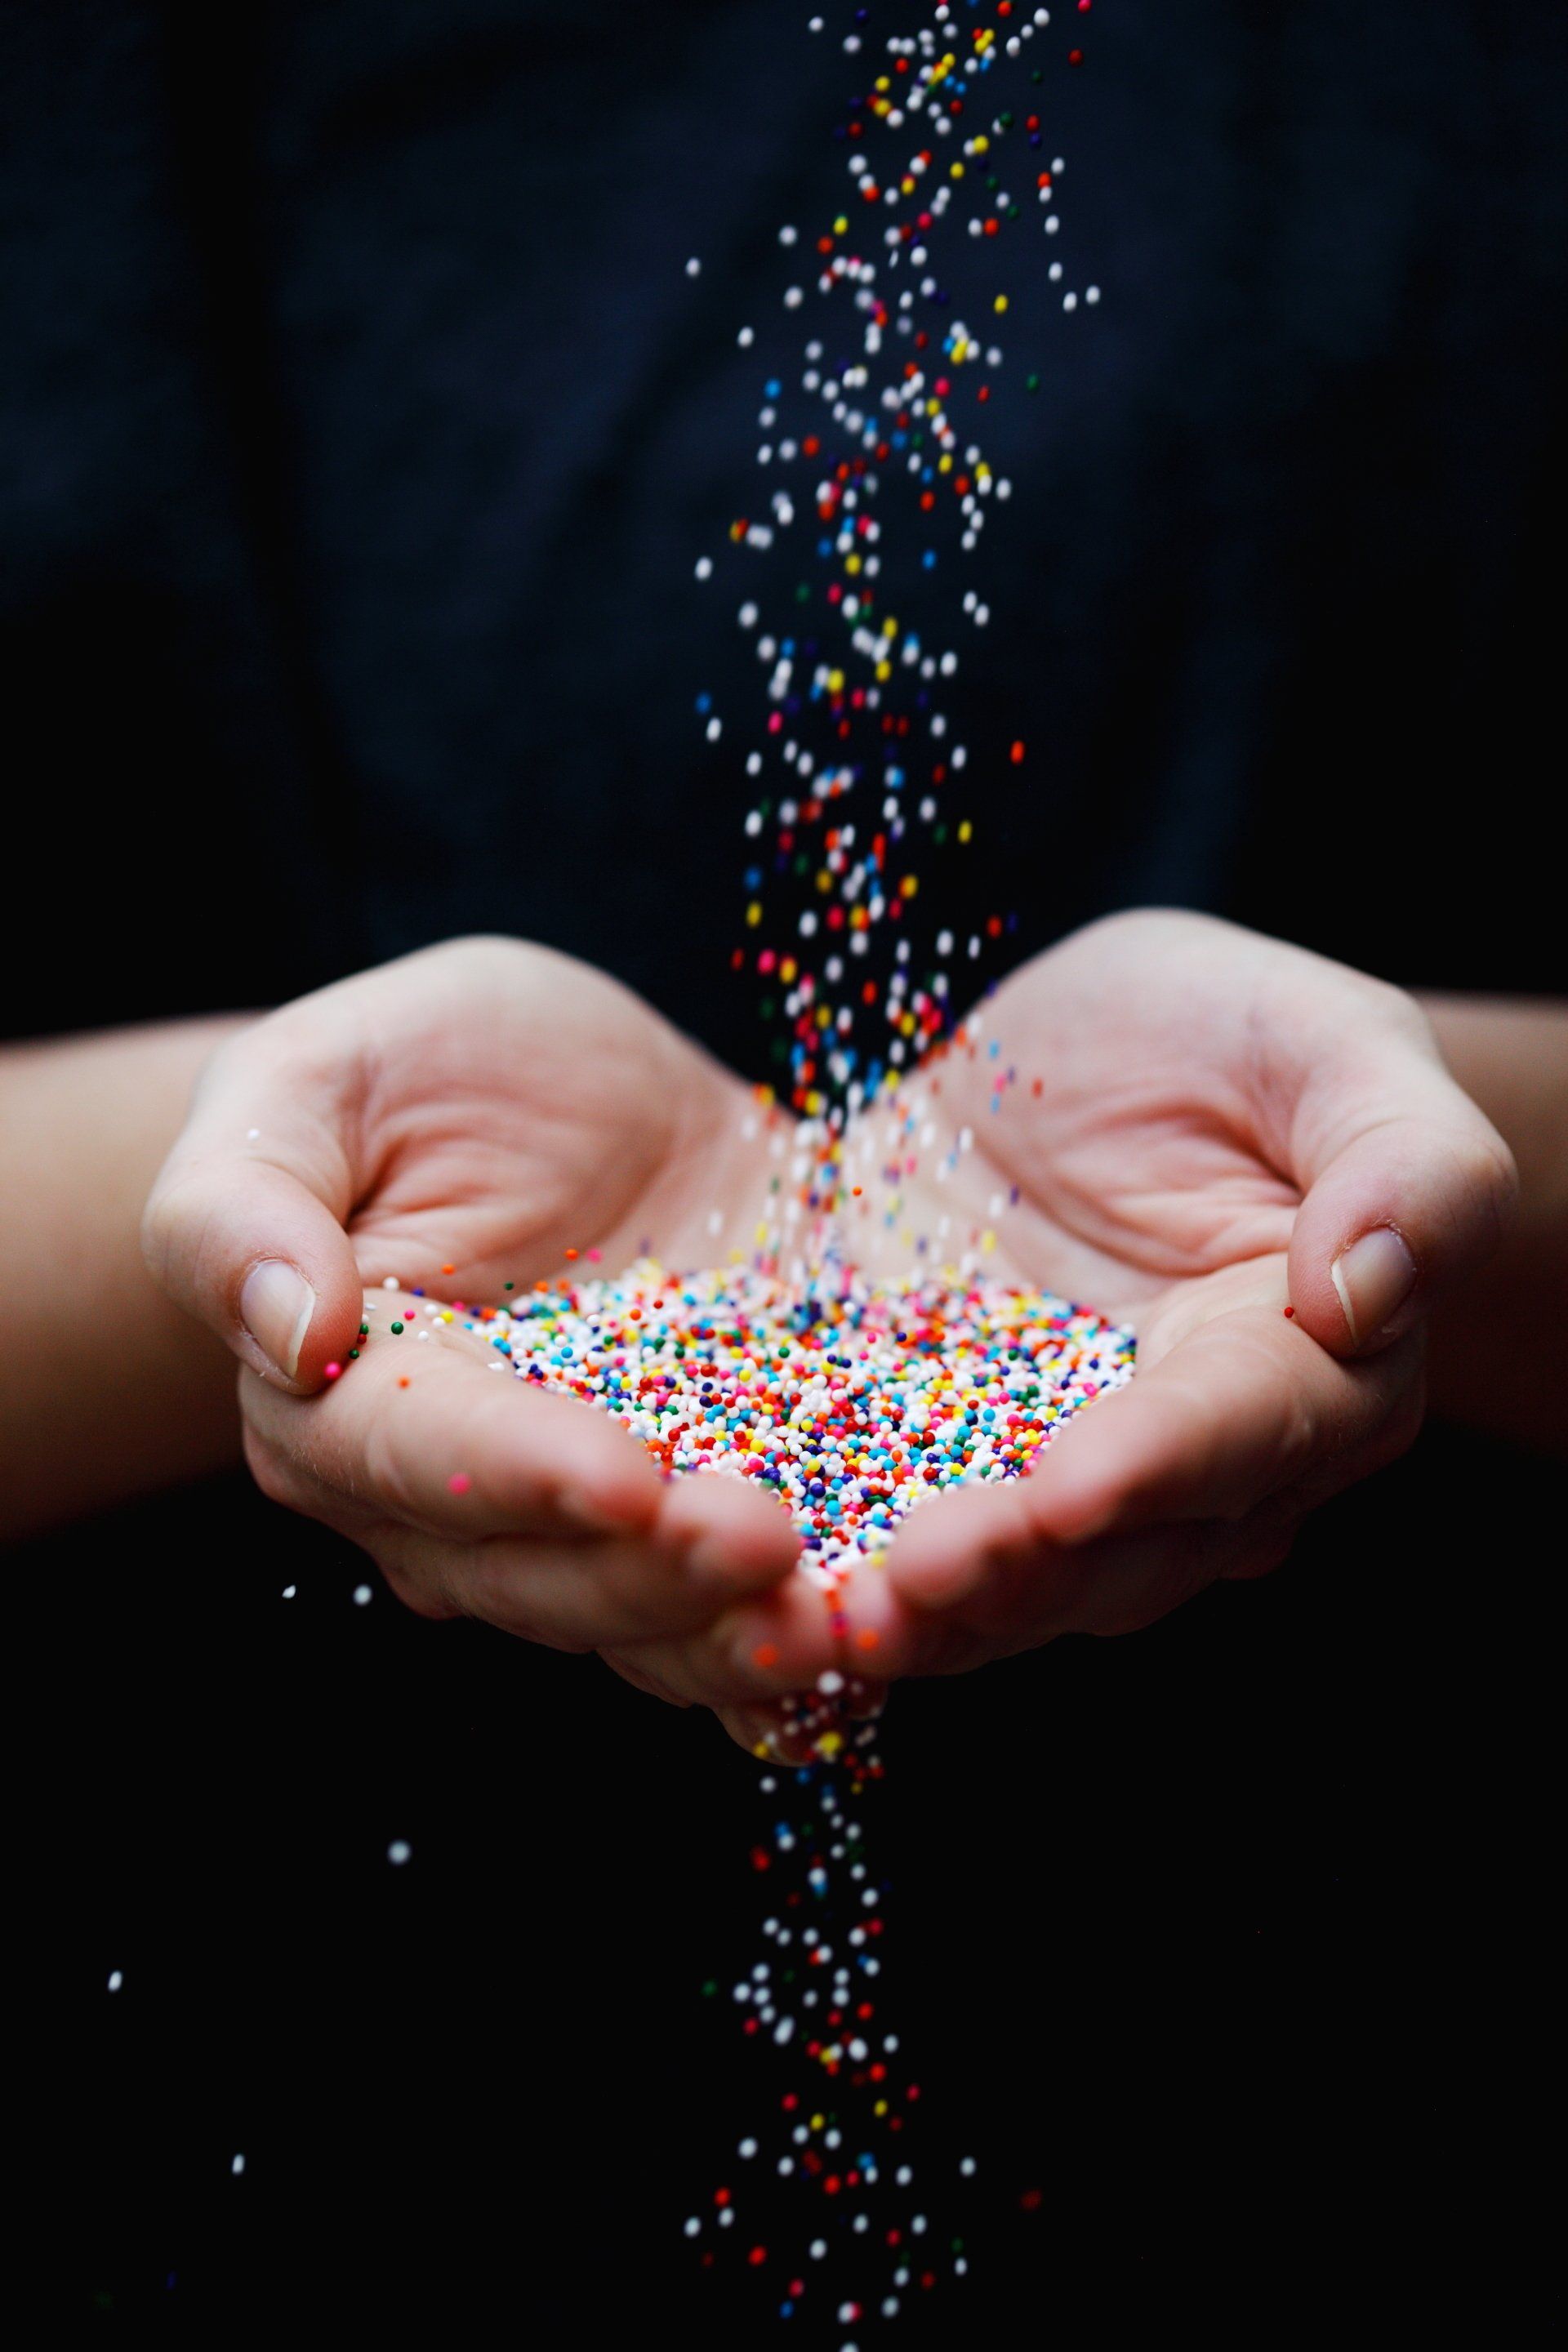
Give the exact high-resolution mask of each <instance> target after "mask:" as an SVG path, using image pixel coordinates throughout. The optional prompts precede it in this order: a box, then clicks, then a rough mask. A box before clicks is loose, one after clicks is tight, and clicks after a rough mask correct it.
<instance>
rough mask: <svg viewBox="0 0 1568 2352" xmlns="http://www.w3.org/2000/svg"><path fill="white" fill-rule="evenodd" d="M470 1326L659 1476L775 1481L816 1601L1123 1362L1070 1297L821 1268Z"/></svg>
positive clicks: (647, 1275)
mask: <svg viewBox="0 0 1568 2352" xmlns="http://www.w3.org/2000/svg"><path fill="white" fill-rule="evenodd" d="M436 1311H437V1313H445V1312H446V1311H447V1310H445V1309H444V1308H443V1309H437V1310H436ZM478 1328H481V1329H482V1330H483V1332H484V1333H485V1335H486V1336H487V1337H488V1338H489V1341H490V1344H491V1345H492V1346H493V1347H494V1348H496V1349H498V1350H499V1351H500V1353H501V1354H502V1355H504V1356H507V1357H510V1360H511V1364H512V1368H513V1370H515V1371H516V1373H517V1374H518V1376H519V1378H521V1379H524V1380H528V1381H532V1382H534V1383H536V1384H537V1385H539V1386H542V1387H549V1388H557V1389H563V1390H564V1391H567V1392H568V1393H569V1394H571V1395H573V1396H577V1397H581V1398H583V1399H584V1402H587V1403H590V1404H596V1405H599V1406H601V1407H603V1408H604V1410H605V1411H606V1412H612V1413H614V1414H615V1415H616V1418H617V1419H618V1420H620V1421H623V1422H624V1423H626V1426H627V1428H628V1429H630V1430H631V1431H632V1432H633V1433H634V1434H635V1435H636V1436H638V1437H640V1438H641V1439H642V1441H643V1443H644V1444H645V1445H646V1446H647V1449H648V1451H649V1453H650V1454H652V1455H653V1456H654V1458H655V1460H656V1461H658V1463H659V1464H660V1465H661V1466H662V1467H663V1468H664V1469H666V1470H668V1471H671V1472H676V1471H683V1470H721V1471H728V1472H730V1473H731V1474H732V1475H737V1476H740V1477H743V1478H749V1479H752V1480H753V1481H754V1482H755V1483H756V1484H758V1485H761V1486H769V1487H771V1488H772V1489H773V1491H774V1492H775V1493H776V1494H778V1495H779V1496H781V1497H782V1498H783V1499H784V1502H785V1503H787V1505H788V1506H789V1508H790V1511H791V1513H792V1515H793V1516H794V1517H795V1523H796V1525H797V1526H798V1528H799V1529H800V1531H801V1538H802V1547H803V1560H804V1565H805V1568H806V1570H808V1572H810V1573H811V1574H812V1575H813V1576H814V1577H815V1579H816V1581H817V1582H818V1583H819V1584H820V1585H821V1586H822V1588H823V1590H824V1591H825V1592H826V1593H827V1594H828V1595H829V1596H830V1597H831V1595H832V1593H833V1592H834V1591H835V1590H836V1588H837V1584H838V1583H839V1581H840V1580H841V1579H842V1577H843V1574H844V1571H845V1570H846V1569H847V1567H848V1565H849V1564H850V1562H851V1561H852V1560H853V1559H856V1558H857V1557H859V1556H863V1555H867V1554H871V1555H874V1554H876V1553H877V1552H879V1551H880V1550H881V1549H883V1548H884V1547H885V1546H886V1544H887V1543H888V1541H889V1538H890V1537H891V1535H892V1532H893V1529H894V1528H895V1526H896V1525H897V1523H898V1521H899V1520H900V1518H902V1517H904V1515H905V1513H906V1512H908V1511H909V1510H910V1508H911V1507H914V1506H915V1505H917V1504H919V1503H921V1502H922V1501H924V1500H926V1499H927V1498H928V1497H930V1496H933V1495H938V1494H941V1493H942V1491H943V1489H944V1488H946V1487H948V1486H952V1485H954V1484H955V1483H956V1482H957V1481H958V1480H960V1479H997V1478H1009V1477H1017V1476H1018V1475H1020V1474H1021V1473H1022V1472H1023V1471H1024V1470H1026V1468H1027V1467H1028V1465H1029V1462H1030V1461H1031V1459H1032V1458H1033V1456H1034V1454H1035V1453H1036V1452H1037V1449H1038V1448H1039V1447H1040V1446H1041V1445H1043V1444H1045V1443H1046V1441H1047V1438H1048V1437H1049V1436H1050V1434H1051V1433H1052V1431H1053V1430H1055V1429H1057V1428H1058V1427H1059V1426H1060V1424H1061V1423H1063V1422H1064V1421H1065V1420H1066V1419H1067V1418H1068V1415H1069V1414H1070V1413H1072V1412H1076V1411H1077V1409H1078V1407H1079V1405H1080V1404H1085V1403H1087V1402H1089V1400H1090V1399H1092V1398H1093V1397H1095V1396H1098V1395H1099V1394H1100V1393H1101V1392H1102V1391H1104V1390H1107V1389H1110V1388H1115V1387H1118V1386H1119V1385H1120V1384H1121V1382H1122V1381H1124V1380H1125V1379H1126V1378H1127V1376H1128V1372H1129V1370H1130V1369H1131V1359H1132V1339H1131V1333H1130V1332H1128V1331H1125V1330H1121V1329H1117V1328H1114V1327H1112V1326H1110V1325H1109V1324H1107V1323H1104V1322H1102V1321H1101V1320H1100V1317H1098V1316H1096V1315H1091V1314H1089V1313H1087V1312H1086V1311H1085V1310H1083V1309H1082V1308H1080V1307H1072V1306H1069V1305H1068V1302H1067V1301H1066V1300H1065V1299H1060V1298H1053V1297H1049V1296H1048V1295H1046V1294H1042V1293H1039V1292H1032V1291H1027V1290H1019V1289H1015V1288H1011V1287H1009V1286H1005V1285H1004V1284H1001V1283H986V1282H982V1281H980V1280H978V1279H976V1278H967V1279H966V1278H963V1277H957V1278H954V1276H952V1275H949V1276H941V1275H934V1274H933V1275H910V1276H905V1277H904V1278H903V1279H902V1280H900V1281H895V1282H890V1283H885V1284H872V1283H869V1282H868V1281H867V1280H866V1279H865V1278H864V1276H860V1275H858V1274H857V1273H856V1271H855V1270H854V1269H853V1267H850V1266H847V1265H842V1264H840V1263H838V1262H837V1261H836V1260H833V1259H830V1260H829V1261H828V1263H827V1264H826V1265H824V1266H823V1267H822V1268H820V1269H819V1270H818V1271H817V1272H816V1274H815V1275H813V1276H811V1277H810V1278H809V1279H808V1280H807V1281H806V1282H805V1283H804V1284H795V1283H785V1282H782V1281H780V1280H779V1279H778V1278H777V1277H776V1276H770V1275H766V1274H760V1273H757V1272H755V1271H753V1270H752V1268H750V1267H744V1266H742V1267H740V1268H732V1269H730V1270H728V1271H722V1272H712V1273H706V1274H698V1275H692V1276H678V1275H671V1274H667V1273H666V1272H665V1271H664V1270H663V1268H662V1267H660V1266H659V1265H657V1264H656V1263H653V1262H650V1261H644V1262H642V1263H640V1264H638V1265H636V1266H634V1267H633V1268H632V1269H631V1271H630V1272H629V1273H628V1274H626V1275H625V1276H621V1277H620V1278H619V1279H616V1280H613V1281H602V1280H592V1281H586V1282H583V1283H571V1282H568V1281H563V1282H561V1283H560V1284H558V1285H556V1286H550V1287H547V1288H545V1289H543V1290H542V1291H536V1292H533V1293H531V1294H530V1295H529V1296H528V1297H526V1298H525V1299H524V1300H523V1301H522V1302H521V1303H520V1304H519V1305H517V1306H515V1307H510V1308H506V1307H501V1308H498V1309H496V1310H495V1312H494V1313H493V1314H492V1315H490V1316H489V1318H487V1319H486V1320H485V1321H484V1323H483V1324H482V1325H481V1326H479V1327H478ZM763 1663H764V1664H765V1663H767V1662H766V1661H763ZM829 1752H831V1751H829Z"/></svg>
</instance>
